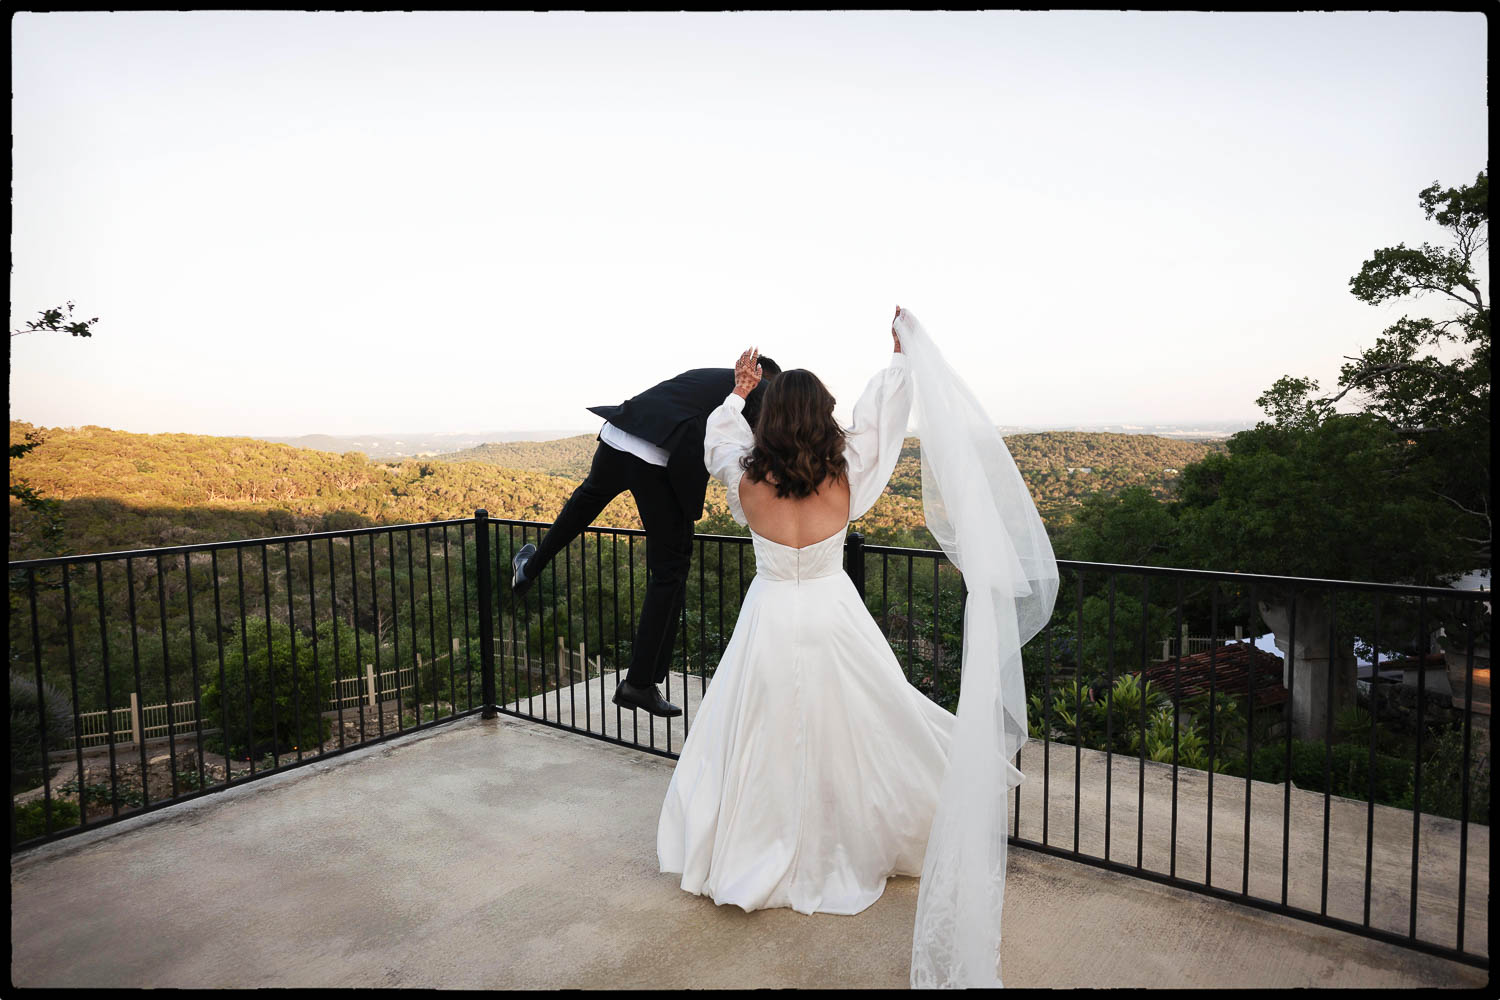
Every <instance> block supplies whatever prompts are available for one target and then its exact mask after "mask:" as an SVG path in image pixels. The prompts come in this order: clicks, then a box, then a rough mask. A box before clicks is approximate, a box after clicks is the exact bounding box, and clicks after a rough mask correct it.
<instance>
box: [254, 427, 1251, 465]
mask: <svg viewBox="0 0 1500 1000" xmlns="http://www.w3.org/2000/svg"><path fill="white" fill-rule="evenodd" d="M1251 426H1252V423H1251V422H1250V421H1245V420H1206V421H1200V422H1198V423H1194V424H1191V425H1189V424H1073V425H1069V426H1066V427H1064V426H1052V425H1027V426H1023V425H1019V424H1008V425H1002V426H1001V427H1000V433H1001V434H1004V435H1006V436H1007V437H1009V436H1010V435H1012V434H1043V433H1047V432H1050V431H1073V432H1078V433H1084V434H1143V435H1148V436H1152V437H1162V438H1172V439H1175V440H1180V441H1209V440H1213V439H1215V438H1227V437H1228V436H1229V435H1231V434H1233V433H1234V432H1235V431H1241V430H1245V429H1247V428H1249V427H1251ZM580 433H583V432H581V431H580V430H578V429H576V428H559V429H556V430H542V431H413V432H411V433H408V434H303V435H300V436H298V437H265V436H263V435H259V434H252V435H248V436H249V437H252V438H254V439H255V440H257V441H269V442H271V443H272V444H289V445H291V446H292V447H294V448H313V449H316V450H317V451H332V452H337V453H338V454H343V453H344V452H349V451H357V452H361V453H363V454H364V455H365V456H366V457H368V458H372V459H375V460H382V459H401V458H428V457H433V456H442V457H443V458H445V459H457V460H459V461H464V460H468V458H469V457H470V456H468V455H467V454H466V453H468V452H471V451H473V452H475V454H474V455H473V456H472V458H473V460H475V461H494V462H496V464H499V465H504V464H506V463H505V462H504V461H501V460H500V459H499V458H498V457H489V456H491V455H493V456H500V455H503V454H504V452H503V451H495V452H490V453H486V455H484V456H480V455H479V454H478V453H477V449H481V448H485V447H488V446H491V445H499V444H508V443H511V442H516V441H556V440H559V439H572V438H574V437H577V436H578V435H579V434H580ZM586 433H587V436H588V438H589V440H593V436H594V434H595V431H593V430H590V431H587V432H586ZM589 453H590V454H593V452H592V451H590V452H589ZM459 455H464V456H465V457H464V458H457V456H459Z"/></svg>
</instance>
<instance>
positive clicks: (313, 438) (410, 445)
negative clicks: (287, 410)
mask: <svg viewBox="0 0 1500 1000" xmlns="http://www.w3.org/2000/svg"><path fill="white" fill-rule="evenodd" d="M574 433H577V432H576V431H575V430H563V429H559V430H547V431H414V432H412V433H410V434H303V435H301V436H300V437H261V436H259V435H250V436H251V437H252V438H253V439H254V440H256V441H269V442H271V443H272V444H289V445H291V446H292V447H294V448H313V449H315V450H317V451H332V452H337V453H338V454H340V455H342V454H344V453H345V452H350V451H358V452H362V453H363V454H364V455H365V456H366V457H367V458H372V459H377V460H379V459H391V458H423V457H425V456H428V455H438V454H442V453H444V452H455V451H462V450H464V449H465V448H476V447H478V446H480V445H482V444H486V443H489V442H495V441H551V440H555V439H556V438H560V437H566V436H568V435H569V434H574Z"/></svg>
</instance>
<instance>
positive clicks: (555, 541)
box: [521, 441, 644, 590]
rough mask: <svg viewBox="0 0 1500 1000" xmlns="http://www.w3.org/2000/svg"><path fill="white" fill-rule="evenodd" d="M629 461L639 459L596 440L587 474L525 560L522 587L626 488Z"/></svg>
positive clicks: (628, 476)
mask: <svg viewBox="0 0 1500 1000" xmlns="http://www.w3.org/2000/svg"><path fill="white" fill-rule="evenodd" d="M631 462H640V459H638V458H636V457H635V456H634V455H627V454H625V453H624V452H622V451H617V450H615V449H614V448H611V447H610V446H609V445H607V444H605V443H604V442H603V441H601V442H599V447H598V448H597V449H596V450H595V451H594V461H593V464H592V465H591V466H590V467H589V474H588V478H586V479H584V481H583V482H582V484H580V485H579V487H578V488H577V489H576V490H574V491H573V495H572V496H570V497H568V502H567V503H565V504H563V509H562V510H561V511H560V512H559V513H558V515H557V520H555V521H553V522H552V527H550V528H548V529H547V533H546V534H545V535H543V536H542V540H541V541H540V542H538V543H537V547H536V552H535V553H533V554H532V556H531V558H530V559H528V560H526V565H525V583H524V584H522V586H521V589H522V590H524V589H525V586H526V584H529V583H530V582H531V581H533V580H535V579H536V578H537V576H538V575H540V574H541V572H542V570H543V569H544V568H546V566H547V564H548V563H550V562H552V560H553V559H555V558H556V557H557V554H558V553H559V552H561V551H562V550H563V549H565V548H567V547H568V544H569V543H570V542H572V541H573V539H575V538H577V537H578V536H579V535H581V534H583V531H584V529H585V528H587V527H588V526H589V525H591V524H593V523H594V519H595V518H596V517H598V516H599V515H600V513H602V512H603V510H604V508H605V507H607V506H609V502H610V501H611V500H613V499H614V498H615V497H617V496H619V495H620V494H621V493H624V492H625V491H626V490H627V489H628V488H629V486H630V480H631V476H630V473H631V469H630V463H631ZM641 464H644V463H641Z"/></svg>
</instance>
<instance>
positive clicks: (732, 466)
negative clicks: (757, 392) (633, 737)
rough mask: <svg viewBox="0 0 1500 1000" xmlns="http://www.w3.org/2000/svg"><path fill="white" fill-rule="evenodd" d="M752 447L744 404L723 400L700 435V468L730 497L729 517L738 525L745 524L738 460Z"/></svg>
mask: <svg viewBox="0 0 1500 1000" xmlns="http://www.w3.org/2000/svg"><path fill="white" fill-rule="evenodd" d="M754 446H755V432H754V431H752V430H751V429H750V425H749V424H748V423H747V422H746V421H745V401H744V400H743V399H741V398H740V397H739V396H738V395H736V394H735V393H732V392H731V393H730V394H729V395H728V396H726V397H724V402H722V403H720V404H719V408H718V409H716V410H714V412H712V413H710V414H709V415H708V425H707V426H706V427H705V428H704V433H703V464H704V465H705V466H707V467H708V473H709V475H711V476H713V477H714V478H715V479H717V480H718V481H719V482H721V483H723V484H724V491H725V493H727V494H728V496H729V513H730V515H731V516H732V517H733V518H734V519H735V521H736V523H738V524H745V523H746V522H745V511H744V509H743V508H742V507H740V476H741V475H743V474H744V470H743V469H741V468H740V459H741V458H743V457H744V456H745V455H748V454H749V453H750V450H751V449H752V448H753V447H754Z"/></svg>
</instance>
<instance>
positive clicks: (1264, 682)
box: [1146, 642, 1289, 707]
mask: <svg viewBox="0 0 1500 1000" xmlns="http://www.w3.org/2000/svg"><path fill="white" fill-rule="evenodd" d="M1210 668H1212V670H1211V671H1210ZM1252 671H1253V672H1254V674H1255V704H1256V706H1257V707H1263V706H1266V705H1280V704H1282V703H1284V702H1285V701H1286V700H1287V698H1288V697H1289V695H1288V694H1287V690H1286V688H1285V687H1283V686H1282V684H1281V657H1279V656H1272V655H1271V654H1270V653H1267V652H1265V651H1264V650H1261V649H1256V648H1255V647H1254V646H1252V645H1251V644H1250V643H1248V642H1231V643H1228V644H1226V645H1223V646H1219V647H1217V648H1216V649H1212V650H1209V651H1208V652H1204V653H1194V654H1193V655H1192V656H1184V657H1183V658H1182V659H1181V660H1180V661H1179V660H1167V661H1166V662H1165V663H1157V664H1154V665H1153V666H1150V667H1147V668H1146V679H1147V680H1149V681H1150V682H1151V683H1152V685H1154V686H1156V687H1159V688H1161V689H1162V690H1163V691H1165V692H1166V693H1167V694H1169V695H1171V694H1175V693H1177V692H1178V691H1180V692H1181V697H1183V698H1191V697H1193V696H1194V695H1196V694H1207V693H1208V690H1209V681H1210V676H1209V675H1210V672H1212V675H1213V676H1212V681H1213V689H1214V690H1215V691H1222V692H1225V693H1227V694H1238V695H1247V694H1249V693H1250V675H1251V672H1252ZM1174 679H1175V685H1180V687H1178V686H1175V685H1174Z"/></svg>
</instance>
